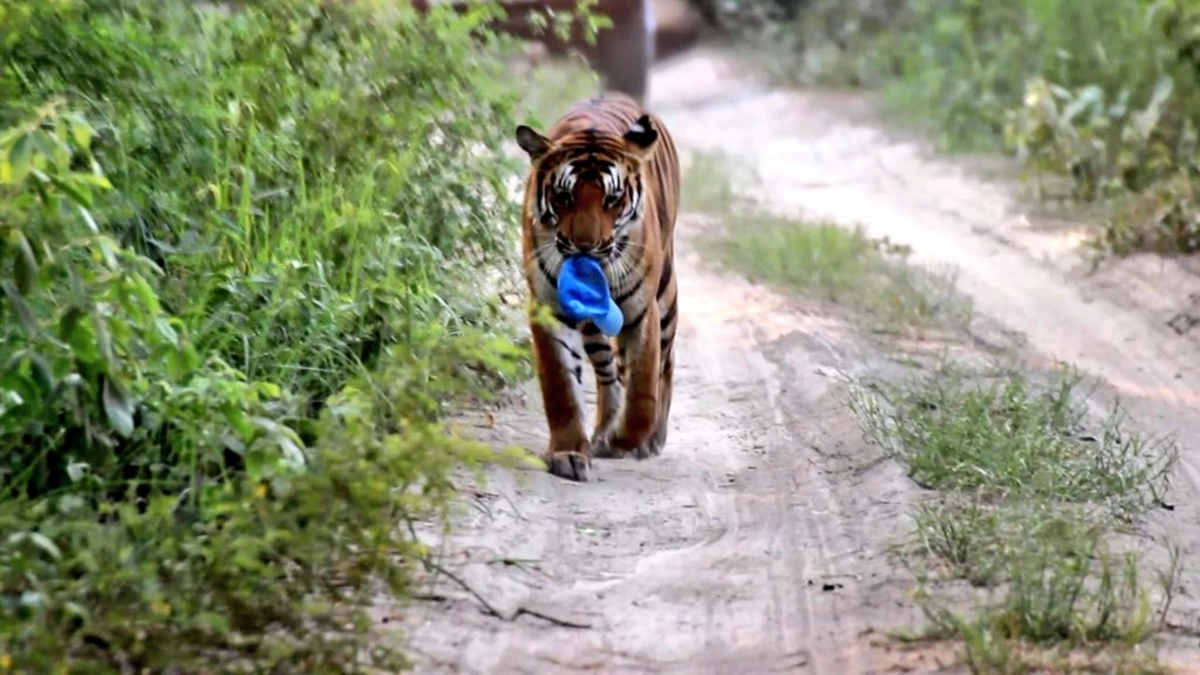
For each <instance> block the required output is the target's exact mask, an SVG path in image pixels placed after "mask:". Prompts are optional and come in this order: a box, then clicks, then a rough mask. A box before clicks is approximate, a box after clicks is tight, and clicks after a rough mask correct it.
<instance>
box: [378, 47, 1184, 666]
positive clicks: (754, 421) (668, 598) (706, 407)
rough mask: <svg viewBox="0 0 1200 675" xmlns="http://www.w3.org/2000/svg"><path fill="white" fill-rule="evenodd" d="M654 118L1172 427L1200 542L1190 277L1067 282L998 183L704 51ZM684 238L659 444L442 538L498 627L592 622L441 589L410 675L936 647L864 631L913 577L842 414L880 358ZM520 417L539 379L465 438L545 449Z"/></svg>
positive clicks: (669, 84)
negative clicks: (896, 642)
mask: <svg viewBox="0 0 1200 675" xmlns="http://www.w3.org/2000/svg"><path fill="white" fill-rule="evenodd" d="M651 104H652V105H653V106H654V107H655V109H656V111H657V112H658V113H659V114H660V115H662V117H663V118H664V120H665V121H666V122H667V123H668V124H669V125H671V129H672V132H673V133H674V135H675V137H676V142H677V143H678V145H679V146H680V148H681V150H682V151H684V152H687V151H694V150H697V149H722V150H725V151H727V152H730V153H733V154H736V155H738V156H740V157H742V158H743V159H745V160H747V161H749V162H750V163H751V164H752V165H753V166H755V167H756V168H757V169H758V171H759V174H760V178H761V179H762V181H763V184H764V187H765V189H766V194H768V195H769V196H770V197H771V199H772V200H773V201H774V203H775V204H776V205H777V206H778V207H779V208H781V209H786V210H789V211H792V212H800V213H803V214H808V215H819V216H823V217H828V218H832V219H836V220H838V221H844V222H847V223H854V222H861V223H863V224H864V225H865V226H867V228H868V229H869V230H870V231H871V233H872V234H876V235H888V236H890V237H891V238H892V239H893V240H896V241H898V242H900V243H907V244H910V245H912V246H913V247H914V248H915V250H916V256H915V258H916V261H917V262H923V263H930V264H937V265H949V266H951V267H953V268H955V269H956V270H957V271H958V272H959V282H960V284H959V285H960V287H961V288H962V289H963V290H964V291H966V292H967V293H968V294H970V295H971V296H972V298H973V300H974V302H975V305H976V308H977V309H978V310H979V311H980V312H981V314H983V315H985V316H988V317H990V318H992V319H994V320H997V321H999V322H1000V323H1002V324H1003V325H1005V326H1007V327H1009V328H1012V329H1015V330H1017V331H1019V332H1021V333H1023V334H1025V335H1026V336H1027V338H1028V340H1029V344H1030V346H1031V347H1032V348H1033V349H1034V350H1036V351H1037V352H1038V353H1041V354H1044V355H1046V356H1052V357H1059V358H1063V359H1067V360H1070V361H1072V362H1074V363H1075V364H1077V365H1078V366H1080V367H1081V368H1083V369H1085V370H1087V371H1088V372H1090V373H1091V374H1093V375H1096V376H1099V377H1102V378H1104V379H1105V380H1107V381H1108V382H1109V383H1110V384H1111V386H1112V387H1113V389H1114V390H1116V391H1117V392H1119V393H1120V394H1121V396H1122V397H1123V398H1124V399H1127V402H1128V403H1129V404H1130V407H1131V409H1132V411H1133V412H1134V413H1135V414H1136V415H1137V416H1138V418H1139V419H1141V420H1143V421H1145V420H1149V421H1151V422H1152V423H1153V424H1154V425H1155V430H1156V431H1163V432H1173V433H1176V434H1177V435H1178V436H1179V438H1180V440H1181V442H1182V445H1183V455H1184V461H1183V467H1184V468H1183V470H1182V471H1181V472H1180V477H1181V480H1180V481H1179V483H1180V485H1179V487H1178V488H1177V490H1176V493H1177V494H1176V495H1174V496H1173V499H1174V500H1175V502H1176V503H1177V505H1178V508H1176V509H1175V510H1174V511H1170V512H1167V511H1164V512H1163V513H1162V515H1161V517H1157V519H1156V523H1155V525H1156V528H1157V531H1158V532H1160V533H1162V532H1166V533H1169V534H1171V536H1172V538H1173V539H1174V540H1175V541H1176V542H1177V543H1178V544H1180V545H1182V547H1183V549H1184V552H1185V554H1186V553H1188V552H1191V551H1192V550H1194V549H1195V548H1196V547H1197V546H1196V545H1197V543H1198V542H1200V534H1198V529H1200V528H1198V527H1197V523H1198V521H1197V518H1196V504H1197V503H1198V502H1197V500H1196V499H1193V498H1192V497H1193V496H1195V495H1196V493H1197V492H1198V489H1197V485H1200V480H1198V479H1197V476H1198V475H1200V474H1198V471H1200V460H1195V459H1193V458H1192V457H1191V455H1190V453H1189V448H1193V447H1197V445H1196V443H1195V441H1196V440H1200V439H1198V437H1200V405H1197V404H1196V391H1197V389H1196V385H1197V384H1200V372H1198V371H1197V370H1196V367H1195V366H1196V365H1197V364H1198V363H1200V359H1197V358H1196V357H1195V356H1194V354H1195V350H1194V348H1193V347H1194V346H1195V345H1194V343H1192V342H1191V340H1190V338H1188V337H1186V336H1184V337H1181V336H1179V335H1177V334H1176V333H1175V332H1174V331H1173V330H1172V329H1170V328H1168V327H1166V326H1165V323H1164V322H1165V321H1166V320H1167V319H1169V318H1170V317H1171V316H1172V315H1174V314H1175V313H1177V312H1178V311H1179V308H1178V307H1175V306H1174V304H1173V303H1176V302H1179V301H1182V300H1185V299H1186V298H1187V297H1188V292H1189V290H1190V289H1191V288H1192V287H1194V290H1196V291H1197V292H1200V283H1197V280H1196V279H1195V278H1194V277H1192V276H1190V275H1188V274H1186V273H1184V272H1182V271H1181V270H1180V268H1179V267H1177V266H1170V267H1168V266H1154V265H1149V264H1147V263H1146V262H1144V261H1141V262H1139V261H1131V262H1128V263H1123V264H1122V265H1121V266H1118V267H1117V268H1116V269H1113V270H1109V271H1107V272H1105V273H1103V274H1102V275H1100V276H1097V277H1093V278H1083V277H1081V276H1080V275H1079V274H1078V273H1077V272H1075V271H1073V268H1072V262H1071V258H1070V256H1069V253H1068V252H1067V249H1066V248H1064V247H1063V246H1062V245H1061V240H1062V238H1063V236H1062V235H1061V234H1055V235H1050V234H1041V233H1038V232H1036V231H1034V230H1032V229H1028V228H1023V226H1022V223H1023V222H1025V221H1024V220H1023V219H1022V217H1021V211H1020V208H1019V207H1020V203H1019V202H1018V201H1017V199H1016V198H1015V197H1014V196H1013V195H1012V193H1010V192H1009V191H1006V190H1005V189H1003V188H1000V187H996V186H994V185H989V184H987V183H985V182H983V181H982V180H980V179H978V178H974V177H972V176H971V174H969V173H968V172H967V171H965V170H963V169H960V168H957V167H956V165H955V164H953V163H950V162H947V161H944V160H936V159H927V158H925V156H924V155H923V154H922V153H921V152H920V151H919V148H918V147H917V146H915V145H913V144H911V143H907V142H903V141H898V140H894V139H891V138H889V137H888V135H887V134H884V133H883V132H881V131H879V130H878V128H877V127H876V126H873V125H872V124H871V123H870V122H869V121H867V119H866V117H864V115H863V114H862V113H863V109H862V107H861V103H860V102H857V101H856V100H854V99H848V98H844V97H842V98H839V97H830V96H822V95H815V94H805V93H797V92H780V91H771V90H770V89H768V88H766V87H763V86H760V85H756V84H755V83H754V82H753V81H751V80H749V79H747V78H746V77H744V76H742V75H739V74H737V73H736V72H734V69H733V67H732V65H731V63H730V62H729V61H727V60H725V59H723V58H721V57H719V56H715V55H713V54H712V53H706V52H695V53H692V54H689V55H686V56H684V57H683V58H680V59H677V60H676V61H675V62H673V63H671V64H667V65H664V66H662V67H660V69H659V72H658V73H657V74H656V77H655V79H654V81H653V100H652V102H651ZM702 227H703V222H702V221H701V220H700V219H698V218H696V217H692V216H688V217H685V218H684V219H683V220H682V221H681V223H680V225H679V227H678V228H677V230H678V235H677V236H678V237H679V246H680V248H681V250H682V251H683V252H684V253H683V255H681V260H680V264H679V270H678V271H679V275H680V288H681V291H680V293H681V329H680V330H681V332H680V337H679V339H678V350H679V366H678V369H677V378H678V384H677V392H678V393H677V394H676V397H677V401H678V402H677V403H676V406H675V410H674V411H673V417H672V429H671V436H670V441H669V442H668V446H667V448H666V450H665V452H664V455H663V456H662V457H661V458H657V459H652V460H648V461H645V462H635V461H633V460H624V461H620V460H617V461H601V462H598V474H599V478H600V480H599V481H598V482H593V483H587V484H574V483H568V482H564V481H560V480H557V479H554V478H552V477H550V476H548V475H545V474H542V473H536V472H528V473H521V474H518V475H516V476H513V475H508V474H503V473H496V474H493V475H492V476H490V478H489V483H488V485H487V486H485V487H482V488H481V492H480V493H479V497H478V504H477V505H476V506H478V508H477V509H475V510H468V511H467V512H466V514H465V515H464V516H463V518H462V519H461V521H462V522H461V523H460V525H459V526H458V529H457V530H456V533H455V535H454V536H453V537H452V538H451V539H449V540H448V541H446V542H445V551H446V555H447V561H448V562H447V567H448V568H450V569H453V570H454V571H455V572H456V573H457V574H459V575H460V576H461V577H462V578H463V579H465V580H466V581H468V582H469V583H470V584H471V586H472V587H474V588H475V589H476V590H477V591H478V592H479V593H480V594H481V595H482V596H484V597H485V598H487V599H488V600H489V601H490V602H491V603H492V604H493V605H495V606H496V607H497V608H498V609H499V610H500V612H501V613H503V614H506V615H510V616H511V615H512V614H513V613H515V612H517V611H518V610H519V609H525V610H527V611H532V612H536V613H540V614H544V615H546V616H551V617H556V618H558V619H561V620H564V621H569V622H573V623H581V624H586V625H587V626H588V627H587V628H571V627H565V626H561V625H556V624H554V623H552V622H548V621H546V620H543V619H540V618H537V617H536V616H531V615H522V616H519V617H517V618H516V619H515V620H512V621H504V620H501V619H498V618H495V617H492V616H488V615H485V614H483V613H481V612H480V611H479V604H478V602H476V600H474V599H472V598H471V597H470V596H469V595H467V594H465V593H463V592H461V591H460V590H456V589H455V588H454V587H453V586H452V585H450V584H447V583H444V582H443V583H440V584H439V585H438V592H439V593H442V594H444V595H445V596H446V599H445V600H444V601H442V602H426V603H418V604H417V605H415V606H411V607H407V608H404V609H403V610H402V614H403V617H404V621H403V623H402V625H403V627H404V629H405V631H406V632H407V633H408V634H409V636H410V638H411V644H412V645H413V648H414V649H416V650H417V652H418V653H417V656H418V660H419V668H418V669H417V672H429V673H435V672H439V673H440V672H458V673H534V672H537V673H544V672H581V671H587V672H598V673H599V672H602V673H654V672H671V673H768V672H811V673H830V674H834V675H841V674H848V673H872V672H884V671H886V670H888V669H889V668H890V667H891V666H893V665H896V663H897V660H904V659H910V658H932V657H928V655H927V656H926V657H916V656H913V655H902V654H890V653H887V652H885V651H883V650H881V649H878V648H874V647H872V646H871V645H870V642H871V641H870V639H869V638H868V637H867V636H866V635H865V632H866V630H867V629H868V628H871V627H876V628H890V627H897V626H904V625H915V622H916V621H917V620H918V618H919V617H918V614H917V612H916V610H915V608H913V606H912V603H911V602H909V601H907V600H906V599H905V596H904V594H905V592H906V591H907V590H908V589H909V588H910V586H911V582H910V577H909V576H908V575H907V573H906V572H904V571H903V570H901V569H899V568H898V565H897V564H896V562H895V561H894V560H893V559H890V558H889V557H888V556H887V554H886V553H885V550H886V548H887V547H888V546H889V545H890V544H892V543H894V542H895V541H896V538H897V536H900V535H902V534H903V533H904V532H905V531H906V530H907V521H906V519H905V516H904V514H905V512H906V509H907V505H908V504H909V503H910V501H911V499H912V497H913V495H914V494H915V488H914V487H913V486H912V485H911V483H910V482H909V481H907V480H906V479H905V478H904V476H903V475H902V472H901V471H900V469H899V468H898V467H896V466H895V465H893V464H891V463H890V462H886V461H880V458H879V457H878V455H877V453H876V451H874V450H873V449H870V448H868V447H866V446H865V445H864V444H863V442H862V440H861V438H860V434H859V433H858V431H857V428H856V427H855V425H854V423H853V420H852V419H851V418H850V414H849V411H848V410H846V409H845V406H844V386H845V385H844V382H845V381H846V380H847V379H848V378H853V377H855V376H856V375H857V374H859V373H861V372H866V371H870V372H875V371H877V369H878V368H880V367H883V364H882V362H881V360H880V359H879V358H878V357H877V356H876V355H874V354H873V353H872V352H871V350H870V349H868V348H867V347H866V345H865V344H864V343H862V342H860V341H859V340H858V339H856V338H855V337H854V335H853V333H852V332H851V331H849V329H848V328H847V327H846V326H845V325H844V324H842V323H841V322H840V321H839V320H837V319H836V318H834V317H832V316H829V315H826V314H824V313H822V312H821V311H819V310H818V309H817V308H815V307H803V306H800V305H798V304H797V303H794V302H788V301H785V300H783V299H781V298H779V297H778V296H776V295H774V294H772V293H770V292H768V291H765V290H763V289H761V288H758V287H755V286H752V285H750V284H748V283H746V282H744V281H742V280H739V279H736V278H732V277H724V276H716V275H714V274H713V273H712V272H711V271H708V270H707V269H705V268H704V267H702V266H701V265H700V264H699V261H698V259H697V258H696V256H695V254H694V253H693V252H692V249H691V246H690V242H692V241H694V238H695V236H696V235H695V232H696V231H697V230H698V229H700V228H702ZM1047 256H1049V257H1047ZM1164 275H1169V276H1164ZM1135 284H1136V286H1135ZM1131 288H1132V289H1133V290H1132V291H1130V290H1127V289H1131ZM1123 289H1125V290H1123ZM1146 293H1150V295H1149V296H1147V295H1146ZM1135 299H1137V300H1138V302H1135V301H1134V300H1135ZM1160 315H1161V316H1160ZM537 403H538V402H537V393H536V387H534V386H532V384H531V385H530V386H529V387H527V388H526V391H525V396H524V398H523V400H522V401H518V402H516V403H514V404H513V405H511V406H508V407H507V408H506V409H505V410H503V411H502V412H501V413H499V414H498V416H497V420H496V422H495V424H494V425H489V426H488V428H486V429H481V433H483V434H484V436H485V437H486V438H489V439H491V440H494V441H495V442H498V443H501V442H502V443H517V444H521V445H524V446H525V447H528V448H531V449H534V450H540V449H541V447H542V445H543V444H544V438H545V430H544V421H543V419H542V417H541V413H540V406H539V405H538V404H537ZM1194 605H1195V603H1194V602H1193V603H1192V606H1189V605H1187V604H1186V601H1185V602H1184V603H1183V604H1181V605H1180V606H1179V607H1180V609H1179V612H1183V613H1184V614H1181V615H1180V619H1179V620H1181V621H1187V620H1194V619H1195V615H1194V609H1195V607H1194ZM905 665H906V668H905V669H906V670H910V671H911V669H914V668H915V671H916V672H927V671H929V670H932V669H933V665H934V664H933V663H929V662H926V663H906V664H905Z"/></svg>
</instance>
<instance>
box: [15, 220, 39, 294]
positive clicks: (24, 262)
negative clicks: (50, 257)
mask: <svg viewBox="0 0 1200 675" xmlns="http://www.w3.org/2000/svg"><path fill="white" fill-rule="evenodd" d="M12 238H13V243H14V244H16V246H17V255H16V259H15V260H14V261H13V277H14V278H15V279H16V281H17V290H18V291H20V292H21V294H22V295H26V294H28V293H29V290H30V289H32V288H33V284H34V282H36V281H37V272H38V264H37V258H36V257H34V255H33V247H32V246H30V245H29V240H28V239H26V238H25V233H23V232H21V231H19V230H17V231H14V232H13V237H12Z"/></svg>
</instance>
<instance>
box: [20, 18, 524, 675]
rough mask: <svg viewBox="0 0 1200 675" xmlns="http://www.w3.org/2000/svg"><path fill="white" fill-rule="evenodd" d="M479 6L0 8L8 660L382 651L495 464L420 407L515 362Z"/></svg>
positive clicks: (498, 136)
mask: <svg viewBox="0 0 1200 675" xmlns="http://www.w3.org/2000/svg"><path fill="white" fill-rule="evenodd" d="M495 11H496V10H495V7H494V6H492V5H480V6H479V7H478V8H477V9H473V10H472V11H471V12H468V13H465V14H461V15H456V14H454V13H452V12H449V11H444V10H434V11H432V12H430V13H429V14H428V15H427V16H419V15H418V14H416V13H415V12H413V11H412V10H411V8H409V7H408V6H406V5H393V4H392V3H382V2H378V3H373V2H369V1H365V0H364V1H363V2H356V3H323V2H317V1H315V0H262V1H260V2H256V3H249V4H248V6H246V7H242V8H239V9H238V10H237V11H229V10H227V9H222V8H218V7H210V6H206V5H201V4H193V3H185V2H158V1H156V0H2V1H0V52H2V54H0V56H2V58H0V62H2V63H3V64H4V66H3V70H2V71H0V129H2V132H0V291H2V292H3V295H4V298H3V304H0V457H2V459H0V490H2V493H0V537H3V540H4V542H5V544H4V547H3V548H2V549H0V670H12V671H15V672H24V673H49V672H90V673H91V672H95V673H99V672H126V671H131V672H173V673H195V672H214V671H219V672H312V673H330V672H359V671H360V670H361V668H362V666H363V665H364V664H365V663H368V662H370V663H373V664H374V665H376V666H378V667H382V668H384V669H386V670H388V671H389V672H395V670H397V669H398V668H400V667H401V666H402V665H403V658H402V655H401V653H400V652H399V651H398V650H396V649H395V648H394V646H389V645H384V644H381V643H377V642H376V641H375V639H374V637H373V636H372V633H371V631H370V630H369V625H367V624H366V623H365V621H366V614H365V613H364V612H363V610H364V608H365V607H366V605H367V604H369V602H370V599H371V597H372V596H373V594H375V593H377V592H378V590H379V588H380V584H384V585H385V586H387V587H388V588H390V589H391V590H392V591H395V592H400V591H402V590H403V587H404V583H405V580H406V578H407V571H408V569H409V565H411V564H412V562H413V561H414V560H416V559H417V558H418V557H419V555H420V553H421V551H420V549H419V547H418V546H417V544H416V542H415V541H414V540H412V539H411V538H410V537H409V535H408V531H407V530H406V529H404V528H403V527H401V526H402V525H403V523H404V521H406V520H409V519H413V518H419V517H431V516H438V515H439V514H440V511H441V509H442V507H443V506H444V502H445V499H446V497H447V496H448V494H449V492H450V490H451V489H452V488H451V485H450V482H449V472H450V471H451V469H452V468H454V467H455V466H456V465H458V464H459V463H461V462H466V463H468V464H478V463H479V462H483V461H492V460H495V459H497V458H498V456H496V455H494V454H493V453H492V452H491V451H489V450H487V449H486V448H482V447H479V446H477V445H475V444H472V443H468V442H466V441H463V440H460V439H457V438H456V437H454V436H452V435H447V433H446V432H445V431H444V430H443V429H442V428H441V426H440V424H439V422H438V420H439V416H440V412H441V409H442V407H443V406H444V405H445V404H446V403H447V402H448V401H450V400H452V399H454V398H456V397H461V396H464V395H465V396H479V397H482V396H486V395H487V392H489V391H493V390H495V389H496V388H497V384H503V383H504V382H506V381H508V380H509V379H511V378H514V377H517V376H518V375H520V370H519V369H520V368H522V367H523V356H522V354H521V352H520V351H519V350H516V349H515V348H514V346H513V345H512V343H511V341H510V340H509V337H508V335H507V333H506V332H505V329H504V324H503V322H502V320H501V318H502V317H501V315H500V313H499V311H498V308H497V306H496V304H495V302H494V300H493V299H492V298H490V297H489V295H488V294H486V293H482V292H481V289H482V288H483V287H484V285H483V284H484V280H483V279H481V277H480V272H481V271H487V270H489V269H492V268H494V267H495V266H496V265H498V264H504V263H505V261H506V260H507V258H508V256H509V255H510V251H512V249H513V247H512V246H511V243H512V240H511V235H512V233H513V231H514V230H513V228H511V227H509V225H508V224H509V223H511V222H512V221H513V218H512V216H513V213H512V209H513V206H512V202H511V200H510V199H509V198H508V192H507V190H508V181H509V179H510V178H511V177H512V175H513V174H512V170H513V168H514V167H513V166H512V165H511V164H509V163H508V160H506V159H505V158H504V156H503V155H502V152H501V147H500V144H501V141H502V139H503V137H504V135H505V134H507V132H508V130H509V129H511V128H512V121H513V120H512V116H513V114H514V104H515V102H516V98H515V92H514V91H513V90H512V89H510V88H508V85H504V84H497V83H503V82H504V78H502V77H500V74H501V73H500V66H499V65H498V63H499V61H497V60H496V59H495V58H494V57H493V54H494V53H496V52H498V51H500V50H503V49H504V48H506V43H504V42H503V41H501V40H499V39H498V38H496V37H495V36H493V35H491V34H490V33H489V32H488V31H487V29H486V25H487V22H488V21H489V20H490V18H491V17H493V16H494V15H495ZM491 283H493V284H494V282H491ZM505 461H509V459H505Z"/></svg>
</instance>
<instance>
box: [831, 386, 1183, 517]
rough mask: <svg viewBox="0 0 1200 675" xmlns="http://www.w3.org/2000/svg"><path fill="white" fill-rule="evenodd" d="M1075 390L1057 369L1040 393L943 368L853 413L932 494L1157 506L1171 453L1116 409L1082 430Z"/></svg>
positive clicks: (865, 398)
mask: <svg viewBox="0 0 1200 675" xmlns="http://www.w3.org/2000/svg"><path fill="white" fill-rule="evenodd" d="M1079 382H1080V378H1079V377H1078V375H1077V374H1075V373H1074V372H1073V371H1071V370H1069V369H1064V370H1063V371H1062V372H1060V373H1058V374H1057V375H1056V378H1055V380H1054V381H1053V383H1052V384H1051V385H1050V386H1049V387H1047V388H1046V389H1043V390H1037V389H1035V388H1034V387H1032V386H1031V384H1030V383H1029V381H1028V380H1027V378H1026V377H1025V375H1024V374H1023V373H1022V372H1021V371H1020V370H1019V369H1017V368H1008V367H1004V368H1001V369H999V371H998V372H995V373H993V374H992V375H991V376H987V375H985V376H983V377H980V376H979V375H978V374H976V375H974V376H971V375H970V374H969V373H967V372H966V371H964V370H963V369H961V368H957V367H955V366H953V365H947V366H944V367H942V368H939V369H938V370H936V371H935V372H933V373H932V374H929V375H927V376H926V377H924V378H923V379H921V380H918V381H916V382H913V383H910V384H908V385H906V386H901V387H897V388H894V389H889V390H887V391H880V392H876V393H874V394H872V395H862V396H857V397H855V398H854V399H853V401H852V404H853V406H854V407H855V410H856V413H857V414H858V416H859V418H860V419H862V420H863V421H864V425H865V427H866V429H867V430H868V433H869V434H870V435H871V437H872V438H874V439H875V441H876V442H878V443H880V444H882V445H883V446H884V447H886V448H889V449H890V450H891V451H892V452H893V453H894V455H895V456H896V457H897V458H898V459H900V460H901V461H903V462H904V463H905V464H906V465H907V466H908V467H909V473H910V475H911V476H912V478H913V479H914V480H915V481H917V483H919V484H921V485H922V486H924V487H927V488H930V489H937V490H965V491H971V492H979V491H982V492H984V493H986V496H988V497H995V498H1005V497H1013V498H1017V497H1019V498H1022V499H1024V498H1030V497H1037V498H1044V499H1057V500H1065V501H1078V502H1094V503H1100V504H1103V505H1104V506H1106V507H1108V508H1109V509H1111V510H1112V511H1113V512H1114V513H1134V512H1139V511H1143V510H1145V509H1146V508H1149V507H1150V506H1152V505H1154V504H1157V503H1158V501H1159V500H1160V498H1161V496H1162V494H1163V492H1164V491H1165V490H1166V487H1167V482H1168V479H1169V476H1170V471H1171V467H1172V465H1173V463H1174V460H1175V458H1176V449H1175V447H1174V445H1173V444H1171V443H1169V442H1168V441H1166V440H1148V439H1146V438H1144V437H1143V436H1141V435H1140V434H1138V433H1136V432H1135V431H1132V430H1130V429H1128V428H1127V427H1128V421H1127V419H1126V416H1125V414H1124V412H1123V411H1122V410H1121V409H1120V408H1119V407H1117V408H1115V409H1114V410H1113V411H1112V412H1111V414H1110V415H1109V416H1108V418H1106V419H1105V420H1104V421H1103V423H1102V424H1100V425H1099V428H1098V429H1095V430H1093V429H1089V428H1087V427H1086V425H1085V424H1084V421H1085V413H1086V408H1085V407H1084V406H1083V404H1082V403H1081V402H1080V401H1079V400H1078V399H1077V387H1078V385H1079Z"/></svg>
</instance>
